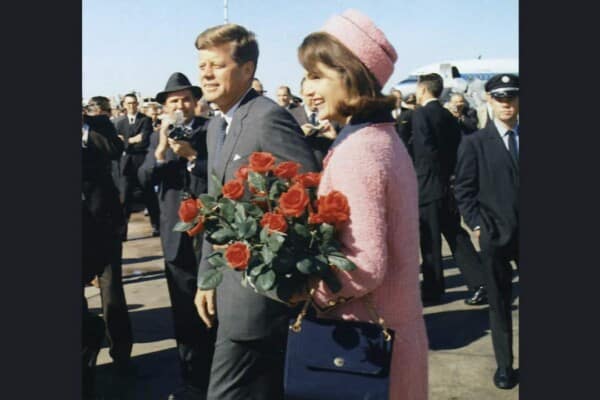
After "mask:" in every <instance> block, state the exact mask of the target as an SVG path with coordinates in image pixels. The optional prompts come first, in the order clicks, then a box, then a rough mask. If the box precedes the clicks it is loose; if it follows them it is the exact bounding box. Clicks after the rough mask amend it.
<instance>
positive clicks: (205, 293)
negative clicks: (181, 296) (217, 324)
mask: <svg viewBox="0 0 600 400" xmlns="http://www.w3.org/2000/svg"><path fill="white" fill-rule="evenodd" d="M194 304H195V305H196V310H198V314H199V315H200V318H201V319H202V321H204V323H205V324H206V326H207V327H208V328H212V327H213V321H214V319H215V290H214V289H210V290H202V289H198V290H197V291H196V297H194Z"/></svg>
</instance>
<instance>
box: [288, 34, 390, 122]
mask: <svg viewBox="0 0 600 400" xmlns="http://www.w3.org/2000/svg"><path fill="white" fill-rule="evenodd" d="M298 59H299V60H300V64H302V66H303V67H304V69H305V70H307V71H308V72H309V73H315V74H318V73H319V71H318V69H317V63H319V62H321V63H323V64H324V65H326V66H327V67H329V68H332V69H334V70H336V71H337V72H338V73H339V74H340V75H341V76H342V82H343V84H344V86H345V88H346V91H347V93H348V98H347V99H345V101H344V102H343V103H342V104H340V105H339V107H338V110H337V111H338V112H339V113H340V114H341V115H344V116H352V117H353V118H357V119H361V120H369V119H370V117H371V116H374V115H377V114H381V112H383V111H386V112H387V111H389V112H391V110H392V109H393V108H394V106H395V104H396V98H395V97H394V96H393V95H389V96H386V95H384V94H382V93H381V89H382V88H381V86H380V85H379V82H378V81H377V79H376V78H375V76H373V74H372V73H371V71H369V69H368V68H367V67H366V66H365V65H364V64H363V63H362V62H361V61H360V60H359V59H358V58H357V57H356V56H355V55H354V53H352V52H351V51H350V50H348V48H347V47H346V46H344V45H343V44H342V43H341V42H340V41H339V40H337V39H336V38H335V37H334V36H332V35H330V34H328V33H325V32H315V33H311V34H310V35H308V36H307V37H306V38H304V40H303V41H302V44H301V45H300V47H299V48H298Z"/></svg>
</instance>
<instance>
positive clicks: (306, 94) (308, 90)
mask: <svg viewBox="0 0 600 400" xmlns="http://www.w3.org/2000/svg"><path fill="white" fill-rule="evenodd" d="M311 85H312V82H311V81H309V80H308V79H305V80H304V82H303V83H302V88H301V91H302V93H301V94H302V100H303V101H304V104H306V107H308V108H309V109H310V110H314V108H315V104H314V100H313V95H314V93H315V91H314V88H312V87H311Z"/></svg>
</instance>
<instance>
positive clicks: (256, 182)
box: [248, 171, 267, 192]
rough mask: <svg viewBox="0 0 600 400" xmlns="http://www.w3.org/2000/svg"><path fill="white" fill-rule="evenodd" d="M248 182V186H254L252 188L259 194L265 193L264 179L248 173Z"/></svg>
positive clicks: (251, 172) (259, 175) (255, 173)
mask: <svg viewBox="0 0 600 400" xmlns="http://www.w3.org/2000/svg"><path fill="white" fill-rule="evenodd" d="M248 181H249V182H250V185H252V186H254V188H256V190H258V191H259V192H266V191H267V182H266V181H265V177H264V176H262V175H261V174H259V173H258V172H254V171H250V172H249V173H248Z"/></svg>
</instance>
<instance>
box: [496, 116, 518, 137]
mask: <svg viewBox="0 0 600 400" xmlns="http://www.w3.org/2000/svg"><path fill="white" fill-rule="evenodd" d="M494 125H496V129H498V133H500V136H501V137H504V136H506V133H507V132H508V131H509V130H511V131H513V132H514V133H515V135H517V136H519V121H517V122H516V123H515V125H514V126H513V127H512V128H510V129H508V128H506V126H505V125H504V124H501V123H500V121H498V120H497V119H496V118H494Z"/></svg>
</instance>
